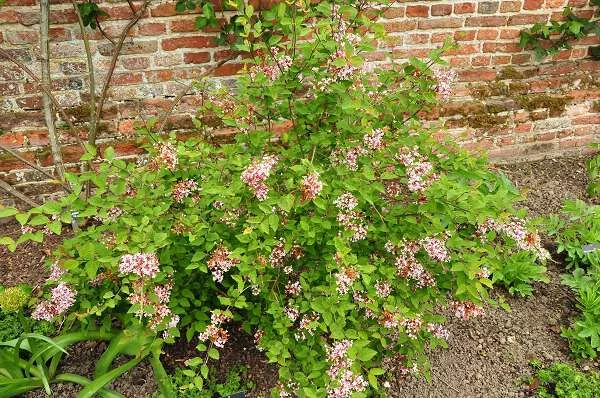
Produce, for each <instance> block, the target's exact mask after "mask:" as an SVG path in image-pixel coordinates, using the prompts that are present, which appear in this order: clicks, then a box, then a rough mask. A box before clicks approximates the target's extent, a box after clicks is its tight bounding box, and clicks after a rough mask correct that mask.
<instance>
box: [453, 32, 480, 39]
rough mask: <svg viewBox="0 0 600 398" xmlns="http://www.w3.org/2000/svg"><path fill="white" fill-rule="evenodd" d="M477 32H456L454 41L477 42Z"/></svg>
mask: <svg viewBox="0 0 600 398" xmlns="http://www.w3.org/2000/svg"><path fill="white" fill-rule="evenodd" d="M476 34H477V31H475V30H457V31H456V32H454V40H456V41H473V40H475V35H476Z"/></svg>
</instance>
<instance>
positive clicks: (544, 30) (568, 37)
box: [520, 0, 600, 59]
mask: <svg viewBox="0 0 600 398" xmlns="http://www.w3.org/2000/svg"><path fill="white" fill-rule="evenodd" d="M590 4H591V5H593V6H600V0H591V2H590ZM598 16H600V10H597V11H596V13H595V16H594V17H592V18H586V17H581V16H578V15H577V14H576V13H575V12H573V9H572V8H571V7H565V8H564V10H563V20H562V21H552V22H550V23H549V24H546V23H536V24H535V25H533V27H532V28H531V29H527V30H523V31H521V39H520V44H521V47H523V48H531V49H533V50H534V52H535V55H536V57H537V58H538V59H541V58H543V57H547V56H549V55H553V54H556V53H557V52H558V51H560V50H562V49H569V48H571V43H572V42H573V41H577V40H579V39H582V38H584V37H586V36H588V35H589V34H595V35H596V36H600V18H598ZM589 50H590V55H591V56H592V57H593V58H596V59H598V58H600V46H590V49H589Z"/></svg>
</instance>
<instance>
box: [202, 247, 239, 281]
mask: <svg viewBox="0 0 600 398" xmlns="http://www.w3.org/2000/svg"><path fill="white" fill-rule="evenodd" d="M239 262H240V261H239V260H238V259H236V258H233V257H231V253H230V252H229V250H227V249H226V248H225V247H224V246H219V247H217V248H216V249H215V251H214V252H213V254H212V256H211V257H210V259H209V260H208V269H210V270H211V272H212V274H213V280H214V281H216V282H223V276H224V275H225V273H226V272H227V271H229V270H230V269H231V268H233V267H235V266H236V265H237V264H238V263H239Z"/></svg>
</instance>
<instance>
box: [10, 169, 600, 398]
mask: <svg viewBox="0 0 600 398" xmlns="http://www.w3.org/2000/svg"><path fill="white" fill-rule="evenodd" d="M498 169H500V170H502V171H504V172H505V173H506V174H507V175H508V177H509V178H510V179H511V180H512V181H513V182H514V183H515V185H517V187H518V188H520V189H521V190H522V191H523V193H524V195H525V196H526V199H525V201H524V202H523V205H524V206H525V207H527V208H528V209H529V210H530V214H531V215H532V216H539V215H543V214H548V213H552V212H557V211H558V210H559V209H560V207H561V205H562V203H563V202H564V200H565V199H568V198H582V199H588V198H587V196H586V192H585V189H586V184H587V178H586V173H585V159H583V158H561V159H549V160H542V161H536V162H529V163H521V164H514V165H502V166H498ZM19 232H20V230H19V227H18V225H16V224H15V223H10V224H6V225H3V226H0V235H1V236H4V235H7V234H8V235H11V236H15V235H17V234H18V233H19ZM58 243H59V241H58V240H57V239H53V240H48V241H46V242H45V243H44V244H35V243H32V242H30V243H28V244H26V245H23V246H21V247H19V249H18V250H17V251H16V252H15V253H8V252H7V251H6V249H5V248H4V247H0V258H1V259H2V268H3V270H2V271H3V272H2V274H1V275H0V283H1V284H3V285H14V284H17V283H28V284H30V285H32V286H34V287H36V286H40V285H41V284H42V283H43V281H44V279H45V277H46V275H45V273H46V271H45V270H44V268H43V266H42V263H43V260H44V258H45V256H47V255H48V254H49V253H50V251H51V250H52V247H53V246H55V245H57V244H58ZM548 246H549V247H550V248H551V246H552V243H551V242H548ZM553 260H554V261H553V262H550V263H549V264H548V273H549V277H550V282H549V283H548V284H535V292H534V296H533V297H531V298H528V299H522V298H509V299H508V303H509V304H510V306H511V308H512V310H511V311H510V312H506V311H504V310H501V309H493V308H489V309H487V314H486V315H485V316H483V317H479V318H476V319H471V320H470V321H466V322H465V321H454V322H450V323H449V324H448V327H449V330H450V332H451V337H450V339H449V349H447V350H443V349H439V350H436V351H434V352H432V353H431V354H430V358H431V364H432V371H431V373H432V379H431V382H430V383H429V384H427V383H425V382H423V381H416V380H398V381H397V383H396V384H395V385H392V387H391V389H390V393H389V395H390V396H393V397H402V398H404V397H459V396H460V397H465V398H467V397H486V398H494V397H519V396H528V395H529V393H530V391H528V387H527V383H526V382H525V381H526V376H527V374H528V373H530V372H531V369H530V367H529V366H528V362H529V361H531V360H533V359H540V360H541V361H542V362H552V361H557V360H561V361H567V360H568V358H569V355H568V354H569V350H568V347H567V345H566V343H565V342H564V340H563V339H562V338H561V337H560V326H561V325H566V324H568V323H569V319H570V318H571V317H572V316H573V315H574V314H575V311H574V303H573V300H572V294H571V293H570V292H569V290H568V288H567V287H565V286H563V285H561V284H560V274H561V272H563V267H562V261H561V258H559V257H557V256H556V255H553ZM498 292H501V291H500V290H498ZM230 331H231V333H232V339H231V340H230V342H229V343H228V345H227V348H226V349H224V350H223V351H222V353H221V356H222V359H221V360H220V361H219V363H218V364H217V366H216V369H217V370H218V373H219V374H221V375H222V374H225V373H226V371H227V370H228V369H229V368H231V367H232V366H233V365H236V364H246V365H248V366H249V371H248V378H249V379H251V380H252V381H253V382H254V383H255V384H256V388H255V391H253V392H251V393H250V394H249V395H250V396H254V397H256V396H259V395H261V393H264V392H266V391H267V390H268V389H269V388H270V387H272V386H273V385H274V384H275V382H276V370H275V368H274V367H273V366H270V365H268V364H267V363H266V360H265V358H264V357H263V356H262V355H261V354H260V353H259V352H258V351H257V350H256V349H255V348H254V346H253V344H252V339H251V338H249V337H247V336H245V335H244V334H243V333H241V332H239V333H238V332H237V331H236V330H235V329H231V330H230ZM103 348H104V343H86V344H80V345H79V346H78V347H77V349H76V354H75V355H73V356H72V357H71V358H70V359H69V360H67V361H65V364H64V365H63V366H64V368H65V370H68V371H70V372H74V373H78V374H83V375H90V374H91V373H92V372H93V365H94V361H95V359H96V358H97V356H98V355H99V353H100V352H102V349H103ZM194 355H195V353H194V344H191V345H186V344H177V345H175V346H172V347H168V349H167V352H166V353H165V355H164V362H165V365H166V367H167V369H169V370H172V369H174V368H175V367H177V366H181V365H183V361H185V359H186V358H187V357H191V356H194ZM584 365H595V366H598V363H596V364H584ZM151 374H152V373H151V368H150V366H149V365H148V364H145V363H143V364H141V365H140V366H138V367H136V368H134V369H133V370H131V371H129V372H128V373H126V374H125V375H123V376H122V377H121V378H119V379H118V380H116V381H115V382H114V383H113V384H112V387H113V388H115V389H116V390H118V391H120V392H122V393H123V394H124V395H125V396H127V397H145V396H150V395H151V394H152V392H153V391H154V390H155V389H156V385H155V382H154V381H153V379H152V377H151ZM75 393H76V388H75V387H73V386H68V385H62V386H57V388H56V394H55V396H58V397H71V396H75ZM28 396H29V397H37V396H40V397H41V396H43V394H30V395H28Z"/></svg>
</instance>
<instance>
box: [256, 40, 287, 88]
mask: <svg viewBox="0 0 600 398" xmlns="http://www.w3.org/2000/svg"><path fill="white" fill-rule="evenodd" d="M269 52H270V53H271V56H272V57H273V59H274V60H275V63H274V64H272V65H268V64H265V65H263V66H262V68H253V70H251V71H250V77H251V78H255V77H256V72H257V71H261V72H263V73H264V74H265V76H267V77H268V78H269V79H271V80H273V81H275V80H277V78H279V76H281V75H282V74H284V73H285V72H287V71H288V70H289V69H290V67H291V66H292V62H293V61H292V58H291V57H290V56H289V55H279V48H277V47H271V48H270V49H269Z"/></svg>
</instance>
